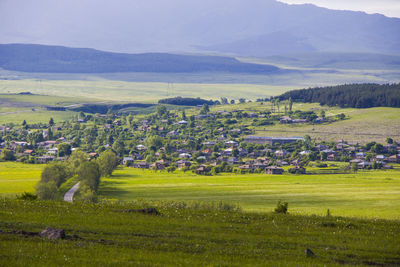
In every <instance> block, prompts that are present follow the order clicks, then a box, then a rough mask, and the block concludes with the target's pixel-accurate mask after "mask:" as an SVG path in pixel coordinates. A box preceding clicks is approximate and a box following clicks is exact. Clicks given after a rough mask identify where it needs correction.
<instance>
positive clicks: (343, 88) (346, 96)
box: [278, 83, 400, 108]
mask: <svg viewBox="0 0 400 267" xmlns="http://www.w3.org/2000/svg"><path fill="white" fill-rule="evenodd" d="M278 99H280V100H288V99H292V100H293V101H296V102H306V103H320V104H321V105H328V106H340V107H351V108H372V107H400V83H398V84H383V85H379V84H372V83H367V84H346V85H339V86H329V87H316V88H309V89H302V90H293V91H289V92H286V93H284V94H283V95H281V96H278Z"/></svg>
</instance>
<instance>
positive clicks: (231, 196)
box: [99, 168, 400, 219]
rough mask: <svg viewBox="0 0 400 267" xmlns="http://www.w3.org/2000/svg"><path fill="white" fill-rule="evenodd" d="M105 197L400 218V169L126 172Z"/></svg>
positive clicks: (110, 183) (106, 188) (106, 181)
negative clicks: (211, 173) (206, 173)
mask: <svg viewBox="0 0 400 267" xmlns="http://www.w3.org/2000/svg"><path fill="white" fill-rule="evenodd" d="M99 194H100V196H102V197H104V198H109V199H118V200H123V201H131V200H135V199H138V198H140V199H144V200H185V201H193V200H194V201H224V202H228V203H231V204H239V205H241V206H242V207H243V209H244V210H246V211H258V212H260V211H262V212H268V211H272V210H273V208H274V207H275V205H276V202H277V201H278V200H283V201H287V202H289V208H290V210H291V212H292V213H296V214H308V215H311V214H317V215H324V214H326V211H327V209H330V211H331V212H332V213H333V214H334V215H338V216H349V217H365V218H388V219H400V205H399V201H400V170H399V169H395V170H391V171H366V172H359V173H357V174H327V175H288V174H287V175H281V176H280V175H276V176H274V175H265V174H250V175H235V174H223V175H218V176H197V175H194V174H192V173H189V172H188V173H182V172H178V173H174V174H168V173H166V172H154V171H148V170H137V169H131V168H121V169H118V170H117V171H115V172H114V175H113V176H112V177H110V178H103V180H102V183H101V185H100V191H99Z"/></svg>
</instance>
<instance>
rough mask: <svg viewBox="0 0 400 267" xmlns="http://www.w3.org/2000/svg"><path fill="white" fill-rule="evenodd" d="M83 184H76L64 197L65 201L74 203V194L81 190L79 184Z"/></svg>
mask: <svg viewBox="0 0 400 267" xmlns="http://www.w3.org/2000/svg"><path fill="white" fill-rule="evenodd" d="M80 183H81V182H78V183H76V184H75V185H74V186H73V187H72V188H71V189H70V190H68V192H67V193H65V195H64V201H67V202H70V203H72V202H73V201H74V194H75V192H76V191H77V190H78V189H79V184H80Z"/></svg>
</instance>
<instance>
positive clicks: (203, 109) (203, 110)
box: [200, 104, 210, 114]
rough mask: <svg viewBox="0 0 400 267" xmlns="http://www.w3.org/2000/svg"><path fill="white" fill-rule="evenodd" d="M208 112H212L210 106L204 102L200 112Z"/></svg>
mask: <svg viewBox="0 0 400 267" xmlns="http://www.w3.org/2000/svg"><path fill="white" fill-rule="evenodd" d="M208 112H210V107H209V106H208V105H207V104H203V108H202V109H201V111H200V114H207V113H208Z"/></svg>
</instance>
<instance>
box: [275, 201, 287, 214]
mask: <svg viewBox="0 0 400 267" xmlns="http://www.w3.org/2000/svg"><path fill="white" fill-rule="evenodd" d="M288 206H289V203H287V202H282V201H280V200H279V201H278V203H277V204H276V208H275V210H274V211H275V213H283V214H286V213H287V211H288Z"/></svg>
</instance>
